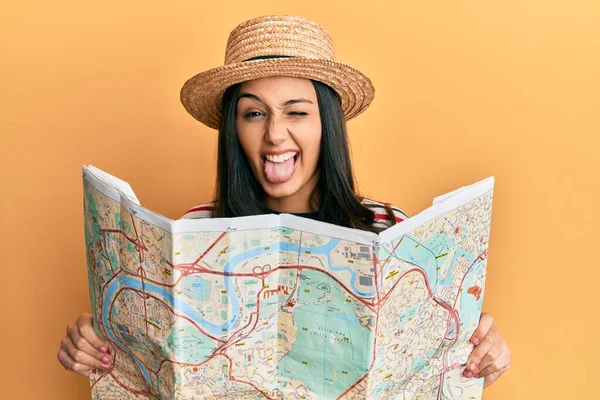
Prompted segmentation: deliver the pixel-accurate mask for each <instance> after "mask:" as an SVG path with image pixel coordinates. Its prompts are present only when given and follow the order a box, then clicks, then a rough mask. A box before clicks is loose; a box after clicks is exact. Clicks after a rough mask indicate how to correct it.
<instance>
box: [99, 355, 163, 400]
mask: <svg viewBox="0 0 600 400" xmlns="http://www.w3.org/2000/svg"><path fill="white" fill-rule="evenodd" d="M116 362H117V353H116V352H115V358H114V361H113V365H116ZM108 375H110V376H111V377H112V378H113V380H114V381H115V383H117V384H118V385H119V386H121V387H122V388H123V389H125V390H127V391H128V392H131V393H134V394H141V395H144V396H148V397H151V396H150V393H148V392H147V391H145V390H140V389H134V388H131V387H129V386H127V385H125V384H124V383H123V382H121V381H120V380H119V379H118V378H117V377H116V375H115V374H114V371H112V370H110V372H108V373H105V374H103V375H102V376H101V377H100V378H99V379H97V380H96V381H95V382H94V384H93V385H92V386H91V387H90V389H93V387H94V386H95V385H96V383H98V382H99V381H100V380H101V379H103V378H105V377H106V376H108Z"/></svg>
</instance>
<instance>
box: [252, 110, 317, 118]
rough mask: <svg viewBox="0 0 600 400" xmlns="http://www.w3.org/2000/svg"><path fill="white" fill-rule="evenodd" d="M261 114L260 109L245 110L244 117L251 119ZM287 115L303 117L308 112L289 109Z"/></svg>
mask: <svg viewBox="0 0 600 400" xmlns="http://www.w3.org/2000/svg"><path fill="white" fill-rule="evenodd" d="M261 115H264V113H262V112H260V111H250V112H247V113H246V114H244V118H246V119H252V118H256V117H260V116H261ZM288 115H291V116H293V117H304V116H306V115H308V113H306V112H304V111H291V112H289V113H288Z"/></svg>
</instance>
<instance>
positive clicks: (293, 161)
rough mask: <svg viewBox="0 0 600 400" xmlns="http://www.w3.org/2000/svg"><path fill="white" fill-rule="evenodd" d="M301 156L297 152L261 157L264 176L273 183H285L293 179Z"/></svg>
mask: <svg viewBox="0 0 600 400" xmlns="http://www.w3.org/2000/svg"><path fill="white" fill-rule="evenodd" d="M299 157H300V155H299V154H298V152H295V151H288V152H286V153H282V154H277V155H275V154H264V155H262V156H261V161H262V163H263V168H264V174H265V177H266V178H267V180H268V181H269V182H271V183H285V182H287V181H289V180H290V179H292V176H293V175H294V172H295V171H296V165H297V161H298V158H299Z"/></svg>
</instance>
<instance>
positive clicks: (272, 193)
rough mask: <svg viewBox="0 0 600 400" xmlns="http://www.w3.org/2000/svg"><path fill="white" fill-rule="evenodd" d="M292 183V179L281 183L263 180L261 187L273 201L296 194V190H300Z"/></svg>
mask: <svg viewBox="0 0 600 400" xmlns="http://www.w3.org/2000/svg"><path fill="white" fill-rule="evenodd" d="M294 181H295V179H294V178H293V177H292V179H290V180H288V181H286V182H282V183H275V182H270V181H268V180H266V179H265V181H264V182H263V185H262V187H263V190H264V191H265V193H266V194H267V196H269V197H271V198H274V199H281V198H285V197H289V196H292V195H294V194H295V193H297V192H298V190H300V188H299V187H298V185H297V184H295V183H294Z"/></svg>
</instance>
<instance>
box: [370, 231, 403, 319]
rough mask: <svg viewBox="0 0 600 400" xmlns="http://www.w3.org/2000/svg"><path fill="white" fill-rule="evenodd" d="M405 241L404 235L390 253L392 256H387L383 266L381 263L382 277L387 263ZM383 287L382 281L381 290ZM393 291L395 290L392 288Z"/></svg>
mask: <svg viewBox="0 0 600 400" xmlns="http://www.w3.org/2000/svg"><path fill="white" fill-rule="evenodd" d="M403 240H404V235H403V236H402V237H401V238H400V240H398V243H396V244H395V245H394V248H393V249H392V251H391V252H390V255H389V256H387V258H386V259H385V261H384V262H383V264H381V263H380V264H379V266H380V267H381V271H380V272H381V275H382V276H383V269H384V268H385V264H387V263H388V261H389V259H390V258H392V255H393V254H394V253H395V252H396V249H397V248H398V246H400V243H402V241H403ZM375 258H377V257H376V256H375V257H373V259H375ZM377 261H379V260H377ZM374 271H375V270H374ZM383 286H384V285H383V281H382V282H381V288H382V289H383ZM392 289H393V288H392ZM392 289H390V292H391V290H392ZM388 293H389V292H388ZM378 295H379V293H378ZM384 300H385V299H384ZM377 306H378V307H379V308H381V305H380V304H379V302H378V303H377Z"/></svg>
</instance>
